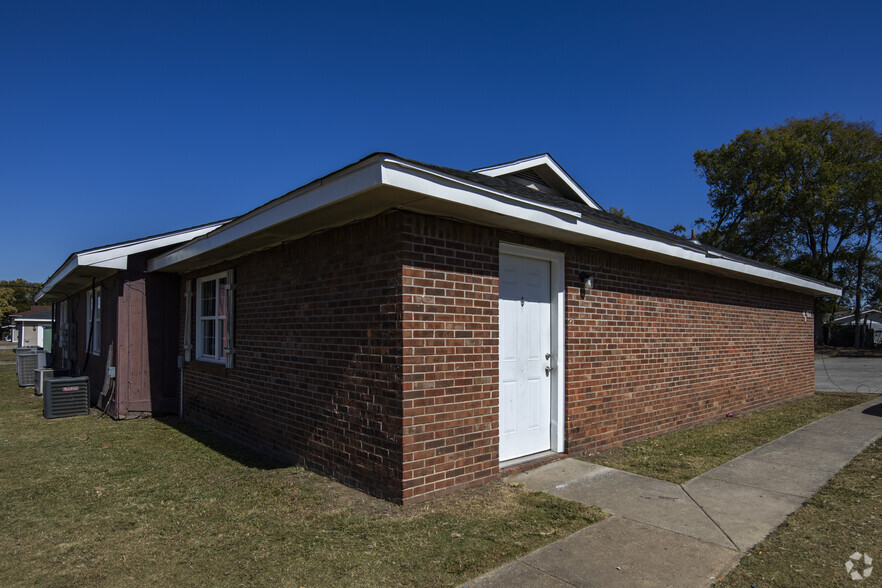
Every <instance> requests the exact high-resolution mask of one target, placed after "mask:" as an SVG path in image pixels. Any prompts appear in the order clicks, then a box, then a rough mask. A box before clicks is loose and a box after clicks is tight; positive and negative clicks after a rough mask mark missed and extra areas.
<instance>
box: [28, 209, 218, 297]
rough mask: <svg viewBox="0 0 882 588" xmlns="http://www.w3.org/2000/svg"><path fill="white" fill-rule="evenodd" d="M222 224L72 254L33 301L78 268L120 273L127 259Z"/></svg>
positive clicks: (173, 243)
mask: <svg viewBox="0 0 882 588" xmlns="http://www.w3.org/2000/svg"><path fill="white" fill-rule="evenodd" d="M222 224H223V223H212V224H209V225H203V226H201V227H198V228H195V229H190V230H185V231H179V232H177V233H171V234H167V235H159V236H157V237H148V238H146V239H139V240H137V241H129V242H128V243H120V244H119V245H108V246H104V247H96V248H95V249H88V250H86V251H82V252H80V253H74V254H73V255H71V256H70V257H69V258H68V261H67V262H66V263H65V264H64V265H62V266H61V268H59V269H58V270H56V271H55V273H54V274H52V276H51V277H50V278H49V279H48V280H47V281H46V283H45V284H43V287H42V288H40V290H39V291H38V292H37V294H36V295H35V296H34V301H39V300H40V299H41V298H43V297H44V296H45V295H46V294H48V293H49V292H51V291H52V289H53V288H54V287H55V286H57V285H58V284H59V283H61V282H62V281H63V280H64V279H65V278H66V277H67V276H69V275H70V274H71V272H73V271H74V270H76V269H77V268H78V267H100V268H106V269H116V270H124V269H126V268H128V263H129V256H130V255H135V254H138V253H143V252H145V251H150V250H152V249H159V248H162V247H168V246H170V245H177V244H178V243H183V242H186V241H190V240H192V239H195V238H197V237H201V236H202V235H204V234H206V233H209V232H211V231H213V230H214V229H216V228H218V227H219V226H221V225H222Z"/></svg>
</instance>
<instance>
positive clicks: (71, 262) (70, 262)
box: [34, 255, 77, 302]
mask: <svg viewBox="0 0 882 588" xmlns="http://www.w3.org/2000/svg"><path fill="white" fill-rule="evenodd" d="M76 267H77V256H76V255H71V256H70V257H68V258H67V263H65V264H64V265H62V266H61V267H60V268H59V269H57V270H55V273H54V274H52V275H51V276H50V277H49V279H48V280H46V283H45V284H43V287H42V288H40V290H39V291H38V292H37V293H36V295H34V302H39V301H40V299H41V298H42V297H43V296H45V295H46V294H48V293H49V292H51V291H52V288H54V287H55V286H57V285H58V283H59V282H61V280H63V279H64V278H65V277H66V276H67V275H69V274H70V272H72V271H73V270H74V269H76Z"/></svg>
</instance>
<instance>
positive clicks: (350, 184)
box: [147, 158, 381, 272]
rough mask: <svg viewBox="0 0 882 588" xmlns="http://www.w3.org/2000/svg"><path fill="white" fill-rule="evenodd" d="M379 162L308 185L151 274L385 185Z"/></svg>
mask: <svg viewBox="0 0 882 588" xmlns="http://www.w3.org/2000/svg"><path fill="white" fill-rule="evenodd" d="M378 161H379V158H371V159H368V160H366V161H363V162H361V163H360V164H356V165H354V166H352V167H350V168H347V169H344V170H342V171H341V172H340V173H338V174H334V175H332V176H330V177H327V178H324V179H322V180H318V181H316V182H312V183H311V184H307V185H306V186H304V187H303V188H299V189H297V190H295V191H294V192H292V193H291V194H290V195H289V196H287V197H282V198H279V199H277V200H275V201H272V202H269V203H267V204H265V205H263V206H262V207H260V208H258V209H256V210H254V211H252V212H250V213H246V214H245V215H244V216H242V217H240V218H238V219H235V220H232V221H230V222H229V223H227V224H226V225H224V227H223V228H221V229H220V230H218V231H215V232H214V233H212V234H211V235H208V236H205V237H203V238H201V239H196V240H195V241H193V242H191V243H187V244H185V245H183V246H182V247H179V248H177V249H175V250H173V251H169V252H168V253H166V254H163V255H160V256H158V257H154V258H153V259H151V260H149V261H148V262H147V270H148V271H151V272H153V271H161V270H162V269H164V268H166V267H168V266H170V265H174V264H176V263H180V262H182V261H186V260H188V259H191V258H193V257H196V256H198V255H201V254H203V253H207V252H208V251H211V250H213V249H217V248H218V247H222V246H224V245H226V244H228V243H232V242H233V241H236V240H238V239H241V238H243V237H247V236H248V235H252V234H254V233H258V232H260V231H263V230H266V229H268V228H270V227H272V226H274V225H277V224H279V223H282V222H284V221H286V220H289V219H292V218H296V217H298V216H300V215H302V214H304V213H307V212H310V211H313V210H318V209H319V208H322V207H324V206H327V205H328V204H332V203H334V202H337V201H340V200H344V199H346V198H350V197H352V196H354V195H356V194H358V193H360V192H363V191H364V190H367V189H369V188H371V187H373V186H376V185H378V184H379V183H380V182H381V174H380V168H379V166H378V165H376V164H377V162H378Z"/></svg>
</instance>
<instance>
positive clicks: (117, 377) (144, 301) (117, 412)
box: [36, 222, 221, 418]
mask: <svg viewBox="0 0 882 588" xmlns="http://www.w3.org/2000/svg"><path fill="white" fill-rule="evenodd" d="M220 225H221V223H219V222H217V223H210V224H207V225H202V226H199V227H192V228H189V229H183V230H180V231H174V232H171V233H165V234H162V235H154V236H151V237H144V238H141V239H135V240H133V241H126V242H125V243H115V244H113V245H105V246H102V247H95V248H92V249H87V250H84V251H77V252H75V253H72V254H71V255H70V256H69V257H68V258H67V259H66V260H65V262H64V263H63V264H61V266H60V267H59V268H58V269H57V270H56V271H55V272H54V273H53V274H52V275H51V276H50V277H49V278H48V279H47V280H46V282H45V283H44V284H43V287H42V288H41V289H40V291H39V292H37V294H36V299H37V300H39V301H40V302H42V303H44V304H46V303H52V304H53V309H52V312H50V313H48V314H50V315H51V316H52V317H53V318H51V319H49V320H50V321H54V329H53V330H52V338H53V345H52V351H53V354H52V355H53V365H52V367H54V368H56V369H60V370H66V372H67V373H68V374H69V375H73V376H88V377H89V382H90V386H89V392H90V396H91V398H90V401H91V404H92V405H93V406H97V407H99V408H101V409H102V410H104V411H105V412H107V413H108V414H109V415H111V416H113V417H114V418H131V417H137V416H141V415H144V414H153V413H167V412H177V411H178V406H179V397H180V394H179V389H178V385H177V384H178V378H177V375H178V374H177V361H176V359H177V356H178V325H177V320H176V317H177V316H178V314H179V309H180V304H181V303H180V297H179V296H178V291H179V290H180V280H179V278H178V276H176V275H174V274H158V273H157V274H148V273H147V259H148V258H150V257H152V256H155V255H158V254H159V253H162V252H164V251H168V250H169V249H171V248H172V247H174V246H176V245H180V244H181V243H186V242H188V241H190V240H191V239H193V238H195V237H198V236H200V235H204V234H205V233H208V232H209V231H211V230H213V229H216V228H217V227H219V226H220ZM46 308H50V307H48V306H47V307H46ZM170 317H171V318H170Z"/></svg>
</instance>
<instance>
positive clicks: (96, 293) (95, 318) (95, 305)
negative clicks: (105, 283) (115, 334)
mask: <svg viewBox="0 0 882 588" xmlns="http://www.w3.org/2000/svg"><path fill="white" fill-rule="evenodd" d="M86 312H87V313H88V314H87V316H86V320H87V321H88V322H89V331H90V332H91V334H92V339H91V345H90V347H89V353H91V354H92V355H99V354H100V353H101V286H96V287H95V288H93V289H92V290H89V299H88V307H87V309H86Z"/></svg>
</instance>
